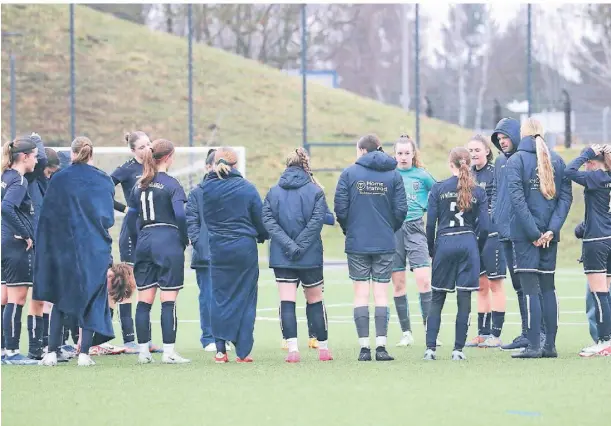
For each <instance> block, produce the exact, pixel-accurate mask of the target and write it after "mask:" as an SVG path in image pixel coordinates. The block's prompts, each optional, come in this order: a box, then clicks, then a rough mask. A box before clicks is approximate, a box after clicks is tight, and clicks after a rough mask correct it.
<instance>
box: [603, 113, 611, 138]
mask: <svg viewBox="0 0 611 426" xmlns="http://www.w3.org/2000/svg"><path fill="white" fill-rule="evenodd" d="M610 109H611V108H609V106H606V107H604V108H603V143H607V142H609V133H608V131H609V127H608V124H607V116H608V115H609V110H610Z"/></svg>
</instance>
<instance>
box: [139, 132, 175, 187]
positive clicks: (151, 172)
mask: <svg viewBox="0 0 611 426" xmlns="http://www.w3.org/2000/svg"><path fill="white" fill-rule="evenodd" d="M173 152H174V144H173V143H172V142H170V141H169V140H167V139H156V140H155V141H153V143H152V144H151V146H150V147H149V148H148V149H144V150H143V151H142V176H141V177H140V179H138V186H139V187H140V188H142V189H147V188H148V187H149V185H150V183H151V182H152V181H153V179H155V175H156V174H157V171H158V170H159V163H160V162H161V160H163V159H164V158H166V157H167V156H168V155H170V154H172V153H173Z"/></svg>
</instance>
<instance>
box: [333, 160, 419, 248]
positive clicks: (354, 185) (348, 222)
mask: <svg viewBox="0 0 611 426" xmlns="http://www.w3.org/2000/svg"><path fill="white" fill-rule="evenodd" d="M396 167H397V161H396V160H395V159H394V158H392V157H390V156H389V155H387V154H385V153H384V152H381V151H373V152H369V153H367V154H365V155H363V156H362V157H360V158H359V159H358V160H357V161H356V163H355V164H353V165H352V166H350V167H348V168H347V169H345V170H344V171H343V172H342V174H341V176H340V177H339V182H338V183H337V189H336V190H335V215H336V216H337V221H338V222H339V224H340V226H341V228H342V231H344V235H346V247H345V252H346V253H352V254H384V253H394V252H395V238H394V235H395V232H396V231H398V230H399V229H400V228H401V225H402V224H403V220H404V219H405V215H406V214H407V197H406V195H405V187H404V186H403V179H402V178H401V175H400V174H399V172H398V171H396V170H395V168H396Z"/></svg>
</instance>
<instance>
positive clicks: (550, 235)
mask: <svg viewBox="0 0 611 426" xmlns="http://www.w3.org/2000/svg"><path fill="white" fill-rule="evenodd" d="M541 238H542V240H543V244H542V247H543V248H548V247H549V245H550V243H551V242H552V240H553V239H554V233H553V232H552V231H547V232H546V233H545V234H543V237H541Z"/></svg>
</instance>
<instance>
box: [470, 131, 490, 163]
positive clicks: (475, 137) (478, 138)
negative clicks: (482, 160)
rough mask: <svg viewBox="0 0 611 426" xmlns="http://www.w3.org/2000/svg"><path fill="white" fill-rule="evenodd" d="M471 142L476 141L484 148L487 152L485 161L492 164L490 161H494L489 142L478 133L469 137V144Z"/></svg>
mask: <svg viewBox="0 0 611 426" xmlns="http://www.w3.org/2000/svg"><path fill="white" fill-rule="evenodd" d="M471 141H477V142H479V143H481V144H482V145H484V146H485V147H486V149H487V150H488V154H486V161H487V162H488V163H492V160H494V154H492V145H491V144H490V140H489V139H488V138H485V137H483V136H482V135H480V134H479V133H478V134H476V135H473V136H471V139H469V142H471Z"/></svg>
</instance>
